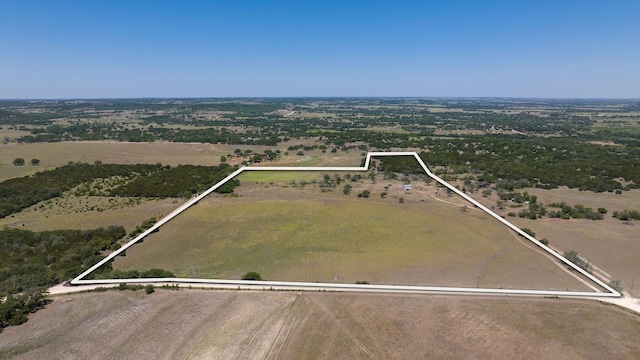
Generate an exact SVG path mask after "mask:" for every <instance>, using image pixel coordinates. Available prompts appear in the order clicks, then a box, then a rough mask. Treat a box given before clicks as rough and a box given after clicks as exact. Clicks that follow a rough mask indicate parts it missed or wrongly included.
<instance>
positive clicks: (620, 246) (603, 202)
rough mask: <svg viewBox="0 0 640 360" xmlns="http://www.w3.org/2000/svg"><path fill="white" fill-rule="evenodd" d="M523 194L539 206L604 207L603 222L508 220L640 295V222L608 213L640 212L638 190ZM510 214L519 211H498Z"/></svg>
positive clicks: (487, 202) (484, 200)
mask: <svg viewBox="0 0 640 360" xmlns="http://www.w3.org/2000/svg"><path fill="white" fill-rule="evenodd" d="M522 191H528V192H529V193H530V194H534V195H537V196H538V202H539V203H544V204H548V203H551V202H562V201H564V202H566V203H567V204H569V205H571V206H574V205H576V204H582V205H584V206H586V207H591V208H593V209H597V208H599V207H604V208H606V209H607V210H608V211H609V213H608V214H606V215H605V219H604V220H597V221H594V220H586V219H570V220H562V219H549V218H542V219H538V220H529V219H521V218H517V217H516V218H513V217H507V219H508V220H509V221H511V222H513V223H514V224H515V225H517V226H520V227H526V228H529V229H531V230H533V231H534V232H535V233H536V237H537V238H538V239H541V238H547V239H548V240H549V242H550V246H551V247H552V248H554V249H556V250H557V251H558V252H560V253H562V252H565V251H570V250H574V251H577V252H579V253H580V254H582V255H583V256H584V257H586V258H587V259H588V260H589V261H591V262H592V263H594V264H595V265H596V266H598V267H599V268H601V269H603V270H604V271H605V272H607V273H608V274H610V275H611V278H610V279H608V278H605V279H604V280H605V281H607V282H608V281H609V280H612V279H617V280H620V281H621V284H622V287H623V288H624V289H625V290H626V291H631V290H632V288H631V285H632V284H633V285H634V287H633V295H634V296H636V297H638V296H640V265H638V264H640V240H639V237H638V231H639V229H638V227H639V226H640V222H638V221H635V222H622V221H620V220H618V219H615V218H612V217H611V213H612V212H613V211H615V210H623V209H640V191H639V190H632V191H625V192H623V193H622V194H621V195H616V194H613V193H593V192H589V191H578V190H572V189H567V188H561V189H554V190H543V189H524V190H522ZM476 199H477V200H479V201H480V202H482V203H483V204H485V205H486V206H489V207H491V206H492V205H495V199H496V197H495V194H494V195H492V196H491V197H490V198H483V197H480V196H476ZM509 211H515V212H518V211H519V209H510V208H507V209H505V210H503V211H498V212H499V213H500V214H502V215H506V214H507V212H509ZM634 279H635V280H634Z"/></svg>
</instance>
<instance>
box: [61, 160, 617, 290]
mask: <svg viewBox="0 0 640 360" xmlns="http://www.w3.org/2000/svg"><path fill="white" fill-rule="evenodd" d="M387 156H413V157H414V158H415V159H416V160H417V161H418V164H419V165H420V166H421V167H422V169H423V170H424V171H425V173H426V174H427V175H428V176H429V177H431V178H432V179H433V180H435V181H436V182H438V183H439V184H441V185H443V186H445V187H446V188H447V189H449V190H451V191H452V192H454V193H456V194H457V195H459V196H461V197H462V198H463V199H465V200H467V201H468V202H469V203H471V204H472V205H473V206H474V207H477V208H479V209H481V210H482V211H484V212H485V213H487V214H489V215H490V216H492V217H493V218H495V219H496V220H498V221H500V222H501V223H502V224H504V225H506V226H507V227H509V228H510V229H512V230H513V231H515V232H516V233H518V234H519V235H521V236H522V237H524V238H525V239H527V240H529V241H531V242H532V243H533V244H535V245H536V246H538V247H539V248H541V249H542V250H544V251H546V252H547V253H549V254H550V255H551V256H553V257H555V258H556V259H558V260H559V261H560V262H562V263H564V264H565V265H567V266H568V267H570V268H571V269H573V270H575V271H577V272H579V273H580V274H581V275H583V276H585V277H586V278H588V279H589V280H591V281H593V282H594V283H596V284H597V285H598V286H600V287H602V288H603V289H605V290H606V291H607V292H579V291H562V290H518V289H490V288H456V287H432V286H397V285H368V284H361V285H360V284H357V285H356V284H335V283H303V282H281V281H260V282H255V281H250V280H219V279H216V280H209V279H187V278H143V279H102V280H83V278H84V277H85V276H87V275H89V274H90V273H92V272H93V271H95V270H96V269H98V268H99V267H101V266H102V265H104V264H106V263H107V262H109V261H111V260H112V259H113V258H114V257H116V256H118V255H119V254H120V253H122V252H123V251H126V250H127V249H128V248H129V247H131V246H133V245H134V244H136V243H137V242H139V241H140V240H142V239H144V238H145V237H146V236H147V235H149V234H151V233H152V232H154V231H156V230H157V229H159V228H160V227H161V226H162V225H164V224H166V223H167V222H169V221H170V220H171V219H173V218H174V217H176V216H178V215H180V214H181V213H182V212H183V211H185V210H187V209H188V208H190V207H191V206H193V205H195V204H197V203H198V201H200V200H202V199H203V198H204V197H206V196H208V195H209V194H211V193H212V192H213V191H215V190H216V189H218V188H219V187H220V186H222V185H224V184H225V183H226V182H227V181H229V180H231V179H233V178H235V177H236V176H238V175H239V174H241V173H242V172H245V171H367V170H369V166H370V163H371V159H372V158H378V157H387ZM120 283H175V284H185V285H190V284H220V285H227V286H228V285H238V286H251V285H254V286H255V285H260V286H264V287H269V286H274V287H283V288H289V289H302V288H305V289H324V290H327V289H329V290H331V289H335V290H338V291H345V290H347V291H349V290H351V291H353V290H365V291H398V292H407V291H415V292H432V293H459V294H478V295H483V294H484V295H486V294H502V295H532V296H572V297H591V298H594V297H595V298H598V297H599V298H612V297H613V298H618V297H621V296H622V295H621V294H620V293H619V292H618V291H616V290H615V289H613V288H612V287H610V286H609V285H608V284H605V283H604V282H603V281H601V280H600V279H598V278H597V277H595V276H594V275H592V274H590V273H588V272H587V271H585V270H584V269H582V268H580V267H579V266H577V265H576V264H574V263H572V262H571V261H569V260H567V259H566V258H565V257H563V256H562V255H560V254H558V253H557V252H555V251H553V250H552V249H551V248H549V247H548V246H546V245H544V244H542V243H541V242H540V241H538V240H537V239H535V238H534V237H533V236H531V235H529V234H527V233H526V232H524V231H522V230H521V229H520V228H518V227H517V226H515V225H513V224H511V223H510V222H509V221H507V220H505V219H504V218H502V217H501V216H500V215H498V214H496V213H495V212H493V211H491V210H490V209H488V208H487V207H485V206H484V205H482V204H480V203H479V202H478V201H476V200H474V199H473V198H471V197H470V196H468V195H467V194H465V193H464V192H462V191H460V190H459V189H458V188H456V187H455V186H453V185H451V184H449V183H448V182H446V181H444V180H442V179H441V178H440V177H438V176H437V175H435V174H434V173H432V172H431V171H430V170H429V168H428V167H427V165H426V164H425V163H424V162H423V161H422V159H421V158H420V156H418V153H416V152H369V153H367V157H366V159H365V163H364V165H363V166H358V167H340V166H338V167H318V166H315V167H313V166H312V167H296V166H244V167H242V168H240V169H238V170H236V171H234V172H233V173H231V174H230V175H229V176H227V177H225V178H224V179H222V180H221V181H219V182H218V183H217V184H215V185H213V186H212V187H210V188H209V189H207V190H206V191H204V192H203V193H202V194H200V195H198V196H196V197H194V198H192V199H190V200H188V201H187V202H185V203H184V204H182V205H181V206H179V207H178V208H177V209H175V210H174V211H172V212H171V213H170V214H169V215H167V216H165V217H163V218H162V219H160V220H159V221H158V222H156V223H155V224H154V225H153V226H152V227H150V228H149V229H147V230H146V231H144V232H143V233H141V234H140V235H138V236H137V237H135V238H134V239H132V240H131V241H129V242H128V243H126V244H124V245H123V246H122V247H121V248H120V249H118V250H117V251H114V252H112V253H111V254H109V255H108V256H107V257H105V258H104V259H102V260H101V261H99V262H98V263H96V264H95V265H93V266H91V267H90V268H89V269H87V270H85V271H84V272H82V273H81V274H80V275H78V276H77V277H75V278H74V279H73V280H71V281H70V284H71V285H98V284H104V285H107V284H112V285H117V284H120Z"/></svg>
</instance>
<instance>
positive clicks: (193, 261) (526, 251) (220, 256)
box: [114, 173, 588, 290]
mask: <svg viewBox="0 0 640 360" xmlns="http://www.w3.org/2000/svg"><path fill="white" fill-rule="evenodd" d="M292 174H294V173H292ZM303 174H304V173H303ZM260 175H261V176H262V174H260ZM305 176H306V175H305ZM318 176H322V175H321V174H319V175H318ZM287 180H289V179H287ZM387 183H388V182H385V183H381V182H378V183H376V184H372V183H370V182H359V183H353V184H354V190H353V193H352V194H351V195H350V196H345V195H343V194H342V193H341V191H339V190H336V191H335V192H329V193H321V192H320V191H319V190H318V188H317V187H316V185H315V184H310V185H307V186H306V187H304V188H301V187H299V186H298V187H296V188H292V187H290V186H289V185H285V184H288V182H286V183H281V184H274V185H266V184H264V183H260V184H245V185H242V186H241V187H240V188H238V189H237V192H238V195H239V197H219V196H218V197H215V196H214V197H211V198H208V199H205V200H202V201H200V203H199V204H198V205H196V206H194V207H192V208H190V209H189V210H187V211H186V212H185V213H183V214H182V215H180V216H179V217H177V218H175V219H174V220H172V221H171V222H170V223H168V224H167V225H165V226H163V228H161V229H160V231H159V232H158V233H155V234H152V235H150V236H149V237H147V238H146V239H145V241H144V242H143V243H141V244H137V245H136V246H134V247H132V248H130V249H128V250H127V256H125V257H118V258H117V259H116V261H115V263H114V266H115V267H116V268H119V269H123V270H125V269H141V268H152V267H161V268H165V269H167V270H171V271H173V272H174V273H176V274H177V275H178V276H189V277H204V278H231V279H238V278H240V277H241V276H242V274H244V273H246V272H248V271H258V272H259V273H261V274H262V276H263V277H265V278H266V279H269V280H288V281H320V282H330V281H332V280H333V279H334V276H337V277H338V281H340V282H343V283H354V282H355V281H368V282H370V283H376V284H407V285H433V286H464V287H476V286H478V285H479V286H481V287H504V288H519V289H521V288H531V289H573V290H588V288H587V287H586V286H584V285H583V284H581V283H579V282H578V281H576V280H575V279H574V278H573V277H571V276H570V275H568V274H567V273H566V272H565V271H564V270H563V269H562V268H561V267H559V266H557V265H556V264H554V262H552V261H550V260H548V259H547V258H546V257H545V256H544V255H542V254H541V253H540V252H538V251H537V250H535V249H532V248H531V247H530V246H527V245H524V244H523V242H521V241H520V240H519V239H518V238H517V237H516V236H515V235H514V234H512V233H510V232H509V231H507V229H506V227H504V226H503V225H501V224H499V223H498V222H497V221H495V220H494V219H491V218H490V217H489V216H488V215H486V214H484V213H482V212H480V211H478V210H475V209H469V210H467V211H466V212H461V211H460V206H459V205H454V204H449V203H446V202H442V201H437V200H436V199H434V198H431V197H427V196H422V197H419V196H420V194H419V191H416V194H408V193H407V194H403V196H406V198H407V201H406V202H405V203H403V204H400V203H399V202H398V200H397V198H398V196H397V195H393V196H390V197H388V198H385V199H382V198H380V197H379V195H377V194H374V195H373V196H372V197H371V198H369V199H358V198H356V195H355V194H356V193H357V192H358V191H360V189H363V188H371V189H372V191H375V192H377V191H378V190H376V189H379V188H382V186H383V184H387ZM400 186H401V183H397V184H395V188H400ZM424 187H425V188H429V189H430V191H432V192H435V187H434V186H430V187H427V186H424ZM389 191H390V192H391V193H392V194H396V193H395V192H394V191H392V190H391V189H390V190H389ZM423 191H425V192H427V190H426V189H425V190H423ZM394 197H395V198H394Z"/></svg>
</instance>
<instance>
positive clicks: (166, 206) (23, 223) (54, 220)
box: [0, 196, 185, 231]
mask: <svg viewBox="0 0 640 360" xmlns="http://www.w3.org/2000/svg"><path fill="white" fill-rule="evenodd" d="M184 201H185V200H184V199H162V200H158V199H140V198H109V197H101V196H91V197H88V196H81V197H75V196H65V197H63V198H55V199H51V200H47V201H45V202H42V203H39V204H36V205H34V206H31V207H29V208H27V209H25V210H23V211H21V212H19V213H17V214H14V215H10V216H7V217H5V218H2V219H0V226H8V227H12V228H20V229H26V230H31V231H44V230H57V229H95V228H98V227H107V226H111V225H121V226H124V227H125V229H127V231H131V230H133V229H134V228H135V227H136V226H138V225H140V224H141V223H142V222H143V221H145V220H147V219H149V218H151V217H156V218H161V217H163V216H165V215H166V214H168V213H170V212H171V211H172V210H174V209H175V208H176V207H178V206H180V204H182V203H183V202H184Z"/></svg>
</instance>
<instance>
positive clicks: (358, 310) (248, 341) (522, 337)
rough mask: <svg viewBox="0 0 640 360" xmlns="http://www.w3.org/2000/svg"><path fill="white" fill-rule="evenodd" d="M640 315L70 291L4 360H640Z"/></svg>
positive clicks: (551, 306) (314, 297)
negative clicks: (368, 359)
mask: <svg viewBox="0 0 640 360" xmlns="http://www.w3.org/2000/svg"><path fill="white" fill-rule="evenodd" d="M638 333H640V317H639V316H637V315H633V314H630V313H628V312H625V311H622V310H620V309H618V308H615V307H613V306H607V305H603V304H599V303H597V302H593V301H580V300H568V299H564V300H558V299H535V298H483V297H454V296H416V295H391V294H341V293H311V292H310V293H305V292H303V293H300V294H299V293H293V292H248V291H211V290H209V291H207V290H182V291H178V292H174V291H166V290H156V292H155V293H153V294H150V295H145V294H144V293H143V292H141V291H138V292H131V291H120V292H118V291H109V292H105V293H88V294H75V295H61V296H56V297H54V302H53V303H51V304H49V305H48V306H47V307H46V308H45V309H44V310H41V311H39V312H37V313H36V314H32V315H31V316H30V317H29V321H28V322H27V323H25V324H23V325H20V326H15V327H9V328H6V329H5V330H4V331H3V333H2V334H1V336H0V359H72V358H73V359H81V358H83V359H87V358H91V359H125V358H128V359H131V358H135V359H231V358H234V359H240V358H242V359H257V358H262V359H358V358H377V359H416V358H438V359H440V358H442V359H469V358H476V359H478V358H491V359H531V358H542V359H610V358H616V359H637V358H638V357H640V344H639V343H638V341H637V334H638Z"/></svg>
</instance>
